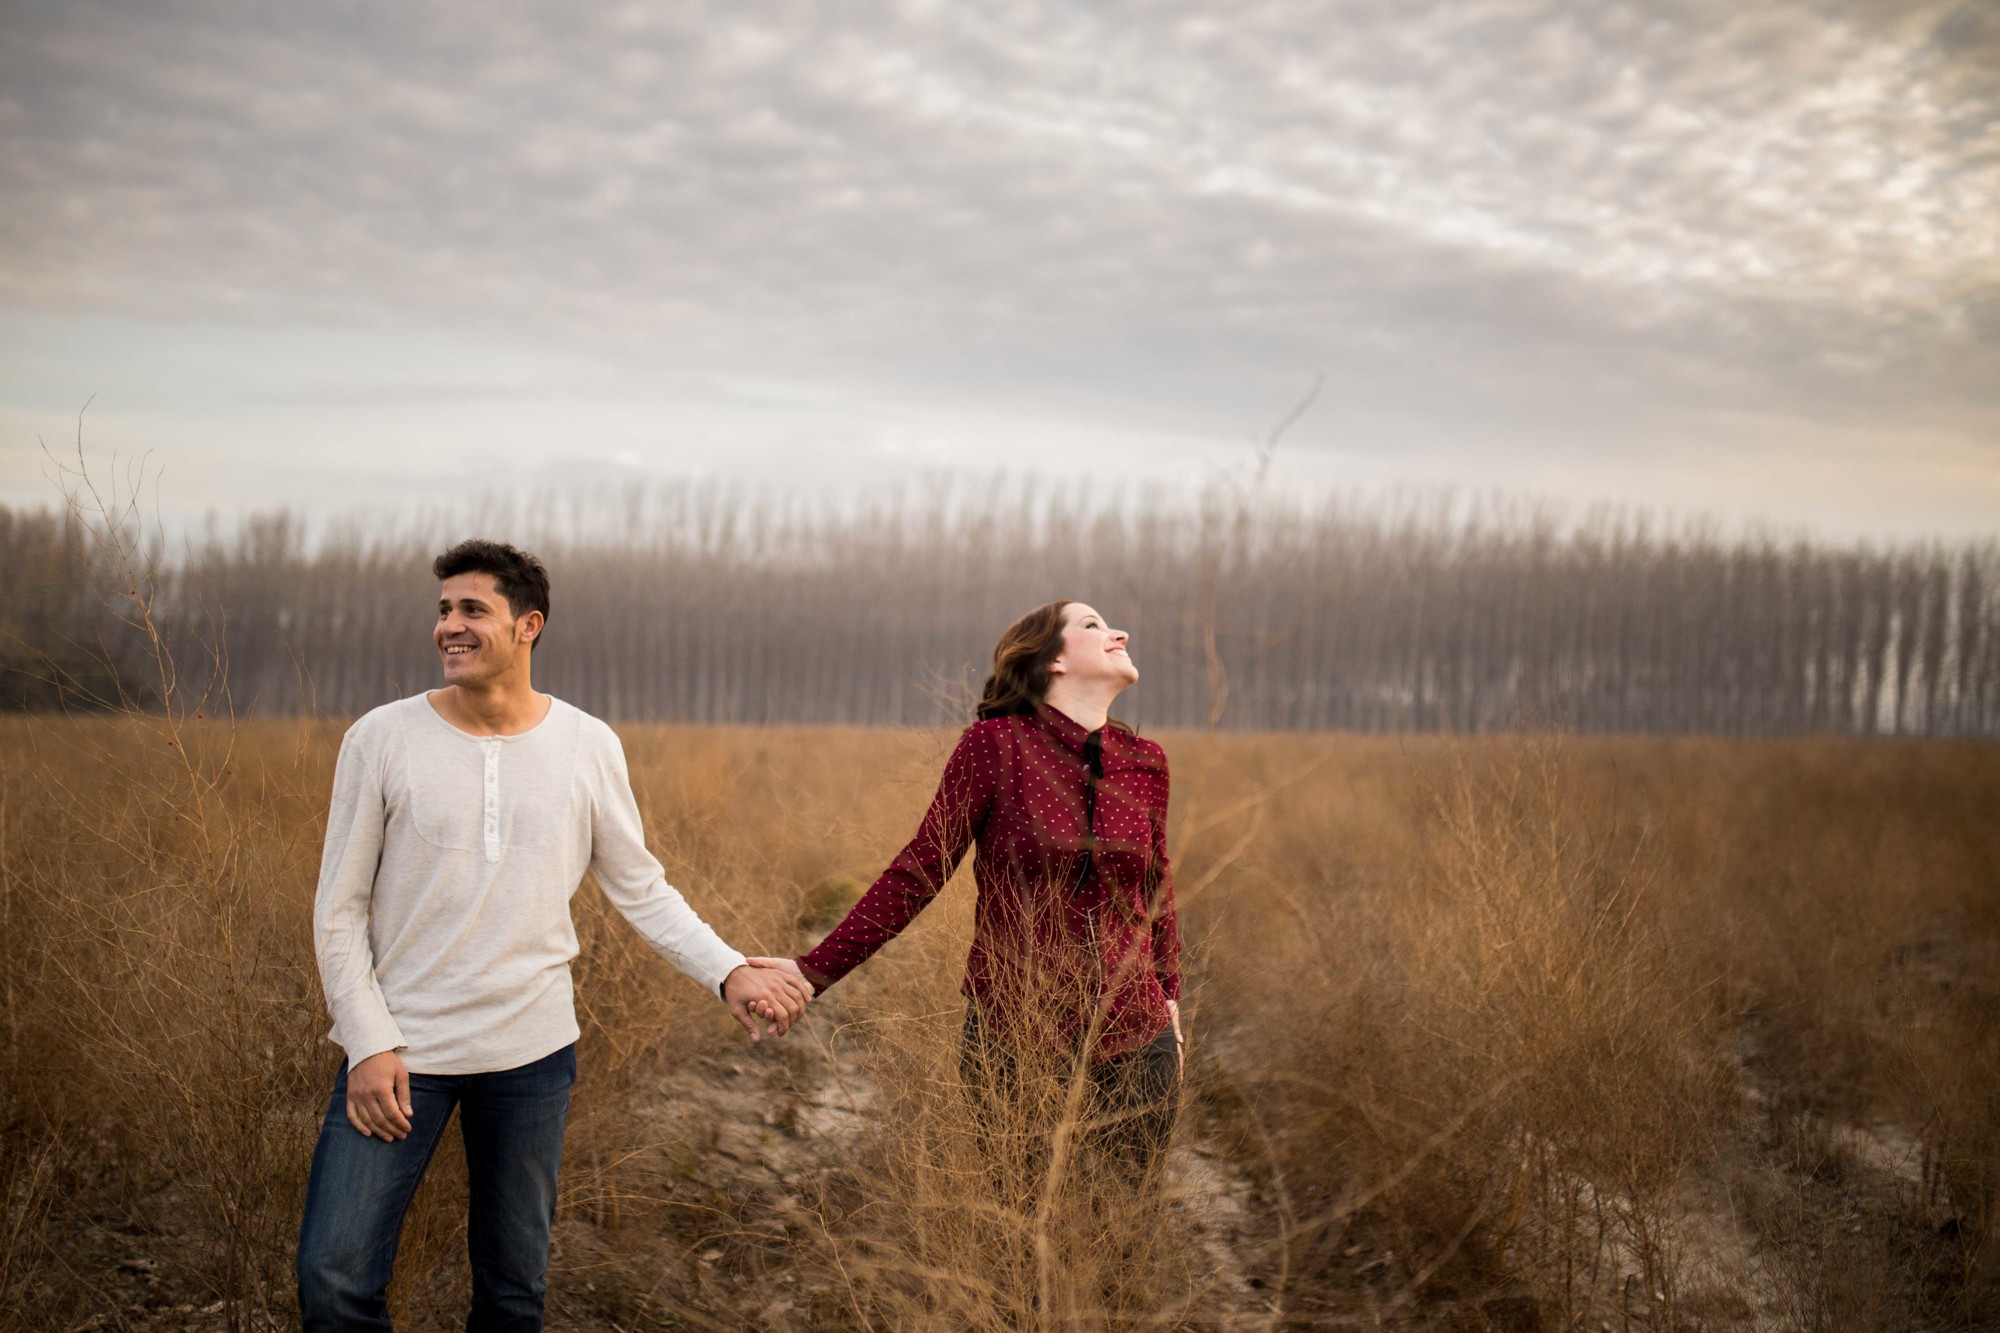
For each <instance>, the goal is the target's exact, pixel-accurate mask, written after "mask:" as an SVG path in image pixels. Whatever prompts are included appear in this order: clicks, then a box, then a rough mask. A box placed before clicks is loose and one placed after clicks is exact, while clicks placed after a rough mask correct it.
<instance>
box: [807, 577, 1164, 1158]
mask: <svg viewBox="0 0 2000 1333" xmlns="http://www.w3.org/2000/svg"><path fill="white" fill-rule="evenodd" d="M1128 640H1129V636H1128V635H1127V634H1126V633H1125V632H1124V631H1123V630H1116V629H1112V628H1111V627H1110V626H1109V625H1107V624H1106V623H1105V620H1104V618H1103V617H1102V616H1100V615H1099V614H1098V613H1097V612H1096V610H1094V609H1093V608H1091V607H1089V606H1086V605H1084V604H1083V603H1081V602H1072V601H1060V602H1051V603H1050V604H1048V605H1047V606H1043V607H1040V608H1037V609H1036V610H1034V611H1030V612H1029V613H1028V614H1027V615H1025V616H1022V617H1021V618H1020V619H1019V620H1017V621H1016V622H1014V624H1012V625H1011V626H1009V627H1008V629H1007V632H1006V633H1005V634H1003V635H1001V636H1000V642H999V645H998V646H997V647H995V648H994V650H993V674H992V675H990V676H989V677H987V680H986V685H985V690H984V694H983V697H982V698H981V699H980V702H979V708H978V719H977V720H976V721H975V722H974V723H973V724H972V726H970V727H969V728H967V729H966V732H965V734H964V735H963V736H962V737H961V738H960V739H959V742H958V746H957V748H956V749H954V750H953V751H952V754H951V758H950V759H949V760H948V761H947V762H946V764H945V770H944V777H943V779H942V780H941V781H940V782H939V784H938V790H937V795H936V796H935V797H934V798H933V799H932V801H931V806H930V810H929V812H928V813H927V814H926V815H925V816H924V821H923V824H922V826H921V827H920V828H919V829H918V831H917V836H916V837H915V838H914V839H913V840H912V841H911V842H910V844H909V845H908V846H907V847H905V848H904V849H903V851H902V853H901V854H900V855H898V856H897V857H896V859H895V860H894V861H892V862H891V863H890V865H889V868H888V869H887V870H885V871H883V872H882V876H881V878H879V879H877V880H876V881H875V883H874V885H873V886H872V887H871V888H870V889H869V890H868V892H867V893H866V894H864V895H863V896H862V898H861V900H860V901H859V902H858V903H856V904H855V905H854V908H853V910H852V911H850V912H849V913H848V914H847V916H846V917H845V919H843V920H842V921H841V923H840V924H839V925H838V926H836V927H834V929H833V932H832V933H831V934H829V935H828V936H827V937H826V938H825V939H824V940H823V941H821V942H820V944H819V946H818V947H817V948H815V949H813V950H812V951H811V952H810V953H807V954H805V955H804V956H803V957H801V958H800V959H799V960H798V964H799V968H800V970H801V971H802V972H804V973H805V975H806V978H807V979H808V980H810V981H811V982H812V983H813V985H814V986H816V987H818V988H819V989H820V990H822V991H823V990H825V989H826V988H827V987H829V986H832V985H834V984H835V983H837V982H839V981H840V979H841V978H842V977H844V976H846V975H847V974H848V973H849V972H851V971H853V970H854V969H855V968H856V967H859V966H860V965H861V964H862V963H864V962H866V961H867V960H868V958H869V957H870V956H871V955H873V954H874V952H875V951H876V950H877V949H879V948H881V947H882V945H884V944H885V943H887V942H888V941H889V940H891V939H894V938H895V937H896V935H897V934H898V933H899V932H900V931H901V930H902V929H903V928H904V927H905V926H907V925H908V924H909V923H910V921H911V920H912V919H914V918H915V917H916V915H917V913H918V912H920V911H922V910H923V909H924V907H925V906H926V905H927V904H928V903H929V902H930V901H931V899H932V898H934V897H936V896H937V893H938V890H939V889H941V888H943V887H944V883H945V881H946V880H947V879H949V878H950V877H951V873H952V871H953V870H955V869H956V868H957V866H958V863H959V861H960V859H961V858H963V857H964V855H965V850H966V848H967V847H968V846H969V845H972V844H975V843H976V844H977V845H978V848H979V855H978V858H977V859H976V861H975V862H974V874H975V877H976V879H977V881H978V886H979V900H978V905H977V908H976V916H975V925H974V928H973V936H972V949H971V953H970V955H969V957H968V958H967V960H966V975H965V983H964V986H963V988H962V989H963V990H964V992H965V994H966V995H967V996H968V997H969V1002H968V1005H967V1011H966V1026H965V1045H964V1051H963V1058H962V1062H961V1067H962V1068H963V1069H964V1070H965V1072H966V1074H967V1076H968V1081H969V1082H971V1083H973V1084H974V1085H975V1087H978V1088H981V1089H982V1090H983V1091H985V1092H988V1093H993V1092H1007V1091H1017V1090H1018V1089H1019V1086H1020V1080H1019V1066H1020V1064H1021V1062H1022V1060H1023V1058H1024V1057H1028V1056H1030V1055H1041V1056H1050V1055H1054V1056H1056V1057H1058V1058H1060V1059H1063V1060H1065V1061H1066V1062H1067V1063H1068V1064H1070V1065H1076V1064H1077V1062H1078V1060H1079V1059H1080V1060H1081V1066H1080V1068H1079V1072H1087V1074H1088V1087H1089V1089H1090V1090H1091V1091H1092V1094H1093V1095H1092V1098H1091V1100H1092V1101H1093V1102H1094V1103H1096V1104H1095V1105H1094V1106H1093V1107H1091V1108H1090V1110H1091V1112H1092V1113H1093V1115H1092V1119H1093V1120H1095V1121H1096V1122H1097V1123H1099V1125H1100V1129H1099V1130H1098V1132H1097V1133H1096V1134H1095V1135H1094V1136H1092V1137H1093V1142H1095V1143H1096V1144H1097V1145H1098V1146H1100V1147H1102V1148H1104V1149H1108V1150H1109V1151H1110V1152H1111V1153H1112V1155H1113V1156H1114V1158H1115V1159H1117V1160H1118V1161H1119V1162H1120V1163H1121V1165H1122V1166H1123V1168H1124V1170H1125V1171H1126V1172H1128V1173H1130V1174H1132V1175H1135V1176H1144V1175H1145V1174H1146V1173H1147V1172H1148V1171H1150V1170H1151V1169H1152V1167H1153V1166H1154V1165H1155V1164H1156V1163H1157V1160H1158V1157H1159V1155H1160V1153H1161V1152H1162V1151H1163V1150H1164V1148H1165V1147H1166V1143H1167V1138H1168V1135H1169V1134H1170V1132H1171V1131H1172V1128H1173V1121H1174V1112H1175V1109H1176V1105H1177V1103H1178V1098H1179V1090H1180V1073H1181V1066H1182V1056H1181V1035H1180V1012H1179V999H1180V936H1179V932H1178V929H1177V926H1176V922H1175V917H1174V894H1173V879H1172V875H1171V871H1170V868H1169V866H1168V863H1167V850H1166V826H1167V757H1166V754H1165V752H1164V751H1162V750H1161V749H1160V747H1159V746H1157V745H1155V744H1154V743H1153V742H1151V741H1149V740H1143V739H1141V738H1140V737H1139V736H1137V735H1135V734H1134V733H1133V731H1132V729H1131V728H1130V727H1127V726H1126V725H1125V724H1124V723H1122V722H1119V721H1117V720H1116V719H1114V718H1112V717H1111V716H1110V710H1111V703H1112V701H1113V700H1114V699H1116V698H1117V697H1118V695H1119V693H1120V692H1122V691H1123V690H1124V689H1126V687H1128V686H1130V685H1131V684H1132V683H1133V682H1135V681H1137V680H1138V679H1139V669H1138V668H1137V667H1136V666H1134V665H1133V663H1132V658H1131V655H1130V653H1129V652H1128V651H1127V647H1128ZM1076 1086H1077V1088H1078V1089H1079V1090H1081V1089H1082V1088H1084V1086H1085V1085H1084V1084H1083V1083H1082V1082H1077V1083H1076ZM1079 1104H1080V1102H1079V1100H1077V1099H1072V1100H1071V1101H1070V1102H1069V1103H1068V1105H1069V1107H1070V1109H1071V1110H1072V1111H1074V1110H1076V1109H1077V1108H1078V1106H1079Z"/></svg>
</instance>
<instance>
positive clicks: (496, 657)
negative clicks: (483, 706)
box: [431, 573, 540, 688]
mask: <svg viewBox="0 0 2000 1333" xmlns="http://www.w3.org/2000/svg"><path fill="white" fill-rule="evenodd" d="M539 622H540V616H539V615H537V614H536V613H535V612H532V611H531V612H529V613H528V616H527V617H525V618H524V619H521V620H517V619H515V617H514V609H513V607H511V606H509V605H508V604H507V599H506V597H504V596H502V595H501V592H500V588H499V584H498V583H497V581H496V580H495V579H494V577H493V576H492V575H491V574H482V573H472V574H454V575H453V576H452V577H450V578H448V579H446V580H445V581H444V583H443V584H442V585H441V586H440V588H439V590H438V616H437V624H436V626H435V627H433V628H432V630H431V641H432V642H433V643H435V644H436V645H437V650H438V661H439V663H440V664H441V665H442V666H443V668H444V679H445V683H446V684H448V685H463V686H468V687H473V688H477V687H478V686H481V685H484V684H486V683H487V682H489V681H492V680H494V679H495V678H497V677H499V676H501V675H504V674H506V673H507V672H508V671H510V670H512V669H513V667H514V665H515V663H516V661H517V660H518V659H519V657H520V654H521V653H522V652H524V651H525V650H526V649H527V648H528V646H529V644H530V643H531V641H532V639H533V630H534V629H535V628H537V627H538V626H539Z"/></svg>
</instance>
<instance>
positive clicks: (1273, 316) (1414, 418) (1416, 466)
mask: <svg viewBox="0 0 2000 1333" xmlns="http://www.w3.org/2000/svg"><path fill="white" fill-rule="evenodd" d="M0 9H4V12H0V24H4V30H5V33H6V39H5V41H4V42H0V187H3V188H0V255H4V260H0V502H4V503H16V504H18V503H24V502H26V503H35V502H41V501H44V500H49V499H52V498H54V491H53V489H52V488H51V487H50V485H49V483H48V482H47V480H46V479H45V477H44V475H43V474H44V470H45V468H44V463H43V460H42V456H41V452H40V445H39V443H38V442H40V441H46V442H47V443H48V444H49V445H51V446H52V447H55V448H57V449H58V450H61V449H65V448H67V447H68V445H69V442H70V441H71V439H72V438H73V436H74V432H75V429H76V414H77V411H78V409H79V408H80V407H81V406H82V405H83V403H84V402H85V400H86V399H91V398H92V396H93V395H94V403H93V405H92V406H91V408H90V411H89V414H88V416H87V417H86V418H85V422H86V425H85V435H86V442H87V443H88V444H90V445H91V446H92V448H93V450H94V451H95V452H98V453H100V454H109V453H110V452H112V451H116V452H118V453H119V454H121V455H132V454H139V453H144V452H147V451H150V452H151V455H152V458H153V461H154V462H155V463H156V464H157V465H158V466H159V467H160V468H161V469H162V473H163V475H162V482H161V487H162V490H161V494H162V501H163V503H164V504H165V505H166V506H167V507H168V508H169V509H171V510H175V511H186V512H192V511H195V510H199V509H201V508H204V507H208V506H214V507H216V508H218V509H220V510H222V511H224V512H232V511H240V510H241V509H243V508H245V507H252V506H260V505H270V504H290V505H294V506H299V507H303V508H305V509H307V510H309V511H312V512H331V511H334V510H339V509H343V508H351V507H355V506H369V505H378V504H384V503H390V504H400V503H404V502H407V501H408V500H410V499H411V498H413V497H424V498H428V499H436V498H440V497H451V496H455V495H462V494H465V493H468V492H473V491H479V490H502V491H540V490H544V489H548V488H559V487H563V486H566V485H570V484H579V483H590V484H597V483H601V482H602V481H604V480H605V479H607V478H623V477H637V478H644V477H655V476H672V475H686V474H700V475H710V476H719V477H723V478H730V479H740V480H742V481H744V482H745V483H746V484H756V485H774V486H780V487H785V488H791V489H801V490H806V491H808V492H813V493H817V492H822V491H826V490H830V489H837V488H843V487H846V488H853V487H879V486H883V485H890V484H894V483H895V482H896V481H898V480H900V479H908V478H912V477H918V476H922V475H926V474H928V473H930V472H932V471H935V470H938V469H958V468H964V469H973V470H976V471H978V472H982V473H984V472H990V471H992V470H995V469H1000V468H1004V469H1006V470H1008V471H1010V472H1014V473H1020V472H1024V471H1036V472H1042V473H1046V474H1048V475H1050V476H1052V477H1055V478H1058V479H1059V480H1060V482H1061V484H1065V485H1070V484H1074V485H1077V486H1090V487H1110V486H1118V485H1130V484H1131V483H1135V482H1141V481H1153V482H1163V483H1187V484H1194V483H1198V482H1199V481H1200V480H1202V479H1203V478H1205V477H1207V476H1211V475H1213V474H1214V473H1215V472H1216V471H1217V470H1220V469H1228V468H1232V467H1240V466H1242V465H1243V464H1244V462H1245V460H1246V459H1247V457H1248V454H1249V452H1250V448H1251V443H1252V442H1253V441H1254V440H1256V439H1257V438H1258V437H1260V436H1261V435H1262V434H1263V433H1264V432H1265V431H1266V430H1268V429H1269V428H1270V427H1271V426H1272V424H1273V423H1275V422H1276V421H1277V420H1279V419H1280V418H1282V417H1283V416H1284V414H1285V413H1286V411H1287V410H1288V409H1289V408H1290V407H1291V406H1292V404H1293V403H1294V402H1295V401H1297V400H1298V399H1299V397H1300V396H1301V395H1302V394H1303V393H1304V392H1305V391H1306V390H1307V388H1308V387H1309V386H1310V385H1311V384H1312V383H1313V382H1314V380H1315V379H1316V378H1317V377H1318V376H1320V375H1324V376H1325V377H1326V387H1325V391H1324V392H1323V393H1322V394H1321V396H1320V397H1319V399H1318V400H1317V402H1316V403H1315V404H1314V405H1313V406H1312V408H1311V410H1310V411H1309V412H1307V413H1306V414H1305V416H1304V417H1303V418H1302V419H1301V420H1300V421H1299V423H1298V424H1297V425H1296V426H1295V427H1294V428H1293V429H1292V430H1291V432H1290V433H1289V434H1287V435H1286V437H1285V439H1284V442H1283V445H1282V446H1281V449H1280V452H1279V458H1278V462H1277V465H1276V472H1275V474H1274V477H1275V479H1276V480H1278V481H1279V482H1280V483H1282V484H1285V485H1287V486H1289V487H1293V488H1297V489H1310V488H1312V487H1318V486H1339V485H1362V486H1371V487H1372V486H1384V485H1400V486H1410V487H1430V486H1439V485H1451V486H1457V487H1461V488H1469V489H1486V488H1494V487H1498V488H1504V489H1507V490H1512V491H1520V492H1526V493H1531V494H1542V495H1549V496H1554V497H1557V498H1560V499H1565V500H1576V501H1587V500H1612V501H1618V502H1622V503H1630V504H1641V505H1657V506H1666V507H1669V508H1672V509H1677V510H1682V511H1706V512H1711V513H1714V514H1717V515H1720V516H1722V517H1724V518H1726V519H1732V520H1758V519H1761V520H1764V521H1767V522H1769V523H1771V524H1774V525H1776V526H1778V527H1780V528H1781V529H1786V530H1790V529H1795V528H1797V527H1799V526H1801V525H1806V526H1809V527H1811V528H1812V529H1814V530H1816V531H1818V532H1821V533H1823V534H1826V535H1830V536H1841V537H1846V536H1854V535H1879V536H1890V537H1908V536H1914V535H1920V534H1928V533H1938V534H1950V535H1966V534H1978V533H1988V534H1990V533H2000V5H1996V4H1994V3H1992V0H1962V2H1960V0H1951V2H1948V3H1935V4H1919V3H1899V2H1897V0H1846V2H1842V3H1836V2H1834V0H1798V2H1796V3H1785V2H1773V3H1759V2H1758V0H1724V2H1721V3H1709V2H1708V0H1638V2H1636V3H1629V4H1618V3H1584V2H1582V0H1578V2H1577V3H1570V4H1565V3H1553V2H1550V0H1440V2H1439V3H1421V2H1420V0H1360V2H1353V3H1326V2H1322V3H1301V2H1298V0H1231V3H1228V4H1218V3H1210V4H1176V3H1148V4H1081V3H1069V4H1057V3H1046V4H1043V3H1013V2H1011V0H983V2H982V3H977V4H966V3H958V4H941V3H940V4H931V3H904V4H893V3H866V2H861V3H848V4H843V5H838V6H823V5H813V4H786V3H773V4H722V3H718V4H714V5H692V4H672V3H646V4H631V5H623V6H613V5H582V4H566V5H548V6H542V7H539V8H538V9H536V10H535V11H534V12H529V7H527V6H516V5H496V4H492V3H490V2H489V3H478V4H474V3H469V2H467V3H449V4H436V3H404V4H381V5H369V6H361V5H352V4H341V3H329V2H328V0H316V3H313V4H310V5H304V4H301V5H279V4H255V5H252V4H234V5H198V4H178V3H161V2H159V0H153V2H150V3H144V4H94V3H79V2H78V0H60V2H52V3H22V0H0Z"/></svg>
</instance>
